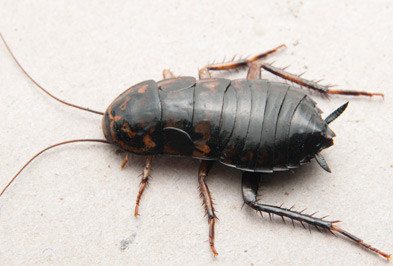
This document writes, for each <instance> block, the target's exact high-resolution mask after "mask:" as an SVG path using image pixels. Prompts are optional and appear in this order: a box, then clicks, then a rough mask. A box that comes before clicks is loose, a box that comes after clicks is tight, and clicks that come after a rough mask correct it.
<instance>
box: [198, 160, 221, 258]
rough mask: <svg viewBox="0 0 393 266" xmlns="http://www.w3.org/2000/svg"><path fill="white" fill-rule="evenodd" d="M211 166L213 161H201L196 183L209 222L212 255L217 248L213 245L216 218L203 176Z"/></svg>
mask: <svg viewBox="0 0 393 266" xmlns="http://www.w3.org/2000/svg"><path fill="white" fill-rule="evenodd" d="M212 166H213V161H202V162H201V164H200V166H199V172H198V183H199V191H200V193H201V197H202V199H203V205H204V206H205V211H206V215H207V219H208V223H209V243H210V249H211V251H212V252H213V255H214V256H217V255H218V253H217V250H216V248H215V247H214V224H215V220H216V219H217V217H216V215H215V214H214V207H213V199H212V197H211V194H210V191H209V188H208V187H207V185H206V182H205V178H206V176H207V174H208V173H209V171H210V169H211V167H212Z"/></svg>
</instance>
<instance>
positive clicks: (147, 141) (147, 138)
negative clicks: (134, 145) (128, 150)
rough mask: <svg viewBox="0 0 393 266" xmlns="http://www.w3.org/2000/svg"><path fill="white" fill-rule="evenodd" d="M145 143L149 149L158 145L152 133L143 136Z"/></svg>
mask: <svg viewBox="0 0 393 266" xmlns="http://www.w3.org/2000/svg"><path fill="white" fill-rule="evenodd" d="M143 143H144V144H145V146H146V147H147V148H148V149H153V148H154V147H156V146H157V145H156V143H155V142H154V141H153V139H152V137H151V136H150V135H144V136H143Z"/></svg>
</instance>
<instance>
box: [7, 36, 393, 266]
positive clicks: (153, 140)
mask: <svg viewBox="0 0 393 266" xmlns="http://www.w3.org/2000/svg"><path fill="white" fill-rule="evenodd" d="M1 38H2V40H3V42H4V44H5V46H6V48H7V49H8V51H9V52H10V54H11V56H12V57H13V58H14V59H15V61H16V63H17V64H18V66H19V67H20V68H21V69H22V71H23V72H24V73H25V74H26V75H27V77H28V78H29V79H30V80H31V81H32V82H33V83H34V84H35V85H37V86H38V87H39V88H40V89H41V90H43V91H44V92H45V93H47V94H48V95H49V96H51V97H52V98H54V99H56V100H58V101H60V102H62V103H64V104H66V105H69V106H72V107H75V108H78V109H82V110H85V111H89V112H92V113H96V114H99V115H102V116H103V120H102V128H103V131H104V135H105V138H106V140H101V139H78V140H71V141H65V142H61V143H58V144H55V145H52V146H50V147H48V148H46V149H44V150H42V151H40V152H39V153H38V154H36V155H35V156H34V157H33V158H32V159H31V160H30V161H28V162H27V163H26V164H25V165H24V166H23V168H22V169H21V170H20V171H19V172H18V173H17V174H16V175H15V176H14V177H13V178H12V179H11V181H10V182H9V183H8V184H7V186H6V187H5V188H4V189H3V190H2V191H1V193H0V196H1V195H2V194H3V193H4V191H5V190H6V189H7V188H8V187H9V185H10V184H11V183H12V182H13V181H14V180H15V178H16V177H17V176H18V175H19V174H20V172H21V171H22V170H23V169H24V168H25V167H26V166H27V165H28V164H29V163H30V162H31V161H32V160H34V159H35V158H36V157H37V156H38V155H40V154H41V153H43V152H44V151H46V150H49V149H51V148H53V147H56V146H60V145H64V144H68V143H74V142H84V141H90V142H102V143H109V144H114V145H116V146H118V147H119V148H120V149H122V150H124V151H126V152H131V153H134V154H138V155H145V156H147V161H146V166H145V169H144V171H143V176H142V181H141V184H140V189H139V193H138V196H137V200H136V205H135V211H134V215H135V216H137V215H139V211H138V209H139V204H140V199H141V196H142V194H143V191H144V190H145V188H146V185H147V182H148V179H149V176H150V173H151V164H152V161H153V158H154V156H156V155H160V154H169V155H180V156H191V157H193V158H197V159H200V160H201V164H200V168H199V173H198V181H199V190H200V193H201V196H202V198H203V203H204V206H205V210H206V213H207V217H208V223H209V243H210V248H211V250H212V252H213V254H214V255H217V254H218V253H217V251H216V249H215V246H214V225H215V220H216V216H215V210H214V207H213V201H212V197H211V194H210V191H209V189H208V187H207V185H206V183H205V178H206V176H207V174H208V172H209V170H210V168H211V167H212V164H213V162H215V161H219V162H220V163H222V164H225V165H228V166H231V167H235V168H237V169H240V170H241V171H242V172H243V176H242V192H243V200H244V202H245V204H247V205H249V206H250V207H251V208H253V209H254V210H256V211H258V212H260V213H261V214H262V212H265V213H268V214H269V216H270V217H271V215H273V214H276V215H278V216H280V217H281V218H282V219H283V220H284V218H289V219H291V220H292V222H293V221H298V222H300V223H301V224H302V226H303V227H305V225H304V224H308V225H309V226H314V227H316V228H317V229H318V230H319V229H326V230H328V231H330V232H331V233H333V234H334V233H335V232H337V233H339V234H341V235H343V236H346V237H347V238H349V239H350V240H352V241H354V242H356V243H357V244H359V245H360V246H362V247H364V248H366V249H368V250H370V251H372V252H375V253H376V254H378V255H380V256H382V257H384V258H385V259H388V260H389V259H390V258H391V255H390V254H387V253H385V252H383V251H381V250H378V249H376V248H374V247H372V246H371V245H369V244H366V243H364V242H363V241H362V240H361V239H359V238H358V237H356V236H354V235H352V234H350V233H348V232H347V231H344V230H343V229H341V228H340V227H338V226H337V223H338V222H339V221H327V220H325V219H324V218H325V217H322V218H317V217H314V214H315V213H314V214H305V213H303V211H300V212H298V211H294V210H292V208H283V207H281V206H272V205H267V204H262V203H259V202H258V201H257V191H258V185H259V180H260V175H261V174H262V173H272V172H274V171H283V170H289V169H293V168H297V167H299V166H300V165H301V164H304V163H307V162H309V161H310V160H311V159H312V158H315V159H316V161H317V162H318V164H319V165H320V166H321V167H322V168H323V169H324V170H326V171H328V172H330V169H329V167H328V165H327V163H326V161H325V160H324V158H323V157H322V155H321V154H320V152H321V150H323V149H325V148H327V147H329V146H331V145H333V137H334V136H335V134H334V133H333V131H332V130H331V129H330V128H329V123H330V122H332V121H333V120H334V119H336V118H337V117H338V116H339V115H340V114H341V113H342V112H343V111H344V110H345V108H346V107H347V105H348V103H346V104H344V105H342V106H341V107H339V108H338V109H337V110H335V111H334V112H333V113H331V114H330V115H329V116H327V118H325V119H322V117H321V111H320V110H319V109H318V108H317V107H316V103H315V102H314V101H313V100H312V99H311V98H310V97H309V96H307V95H306V94H305V93H303V92H301V91H300V90H299V89H298V88H296V87H294V86H292V85H289V84H285V83H279V82H273V81H269V80H265V79H261V69H264V70H266V71H268V72H270V73H273V74H274V75H277V76H279V77H281V78H283V79H285V80H288V81H291V82H293V83H296V84H298V85H300V86H304V87H307V88H309V89H312V90H316V91H318V92H320V93H321V94H323V95H329V94H342V95H352V96H358V95H363V96H376V95H378V96H383V94H381V93H369V92H365V91H350V90H334V89H332V88H331V86H323V85H320V84H318V82H313V81H309V80H306V79H303V78H301V76H297V75H293V74H290V73H288V72H286V71H285V70H284V69H280V68H276V67H274V66H272V65H270V64H266V63H264V62H262V59H264V58H266V57H267V56H268V55H270V54H272V53H274V52H276V51H277V50H278V49H280V48H283V47H284V45H281V46H279V47H277V48H275V49H272V50H270V51H267V52H265V53H262V54H259V55H256V56H254V57H249V58H247V59H240V60H236V61H234V60H232V61H231V62H227V63H221V64H211V65H207V66H205V67H204V68H202V69H200V71H199V80H196V79H195V78H193V77H175V76H174V75H173V74H172V73H171V72H170V71H169V70H164V72H163V76H164V80H161V81H158V82H155V81H153V80H148V81H144V82H141V83H139V84H137V85H134V86H132V87H131V88H129V89H128V90H126V91H125V92H123V93H122V94H121V95H120V96H118V97H117V98H116V99H115V100H114V101H113V103H112V104H111V105H110V106H109V107H108V109H107V110H106V111H105V113H103V112H98V111H94V110H91V109H88V108H84V107H80V106H77V105H74V104H70V103H67V102H65V101H62V100H60V99H58V98H57V97H55V96H53V95H52V94H50V93H49V92H48V91H47V90H46V89H44V88H43V87H42V86H41V85H40V84H38V83H37V82H36V81H35V80H34V79H33V78H32V77H31V76H30V75H29V74H28V73H27V72H26V71H25V70H24V69H23V67H22V66H21V65H20V63H19V62H18V60H17V59H16V58H15V56H14V55H13V53H12V52H11V50H10V48H9V47H8V45H7V43H6V42H5V40H4V38H3V37H2V36H1ZM244 67H248V73H247V79H237V80H229V79H223V78H211V75H210V71H214V70H234V69H239V68H244ZM127 160H128V157H127V156H126V159H125V161H124V162H123V163H122V166H124V165H125V163H126V162H127ZM284 221H285V220H284Z"/></svg>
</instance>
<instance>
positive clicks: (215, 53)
mask: <svg viewBox="0 0 393 266" xmlns="http://www.w3.org/2000/svg"><path fill="white" fill-rule="evenodd" d="M33 2H34V3H33ZM112 2H113V3H114V2H116V3H115V4H113V3H112ZM264 2H265V3H262V1H193V2H192V1H160V2H158V1H107V2H105V1H11V0H10V1H1V2H0V17H1V20H0V30H1V31H2V32H3V34H4V35H5V37H6V38H7V40H8V41H9V43H10V45H11V46H12V48H13V50H14V51H15V53H16V54H17V56H18V57H19V58H20V60H21V61H22V62H23V64H24V65H25V67H26V68H27V69H28V70H29V71H30V72H31V74H32V75H33V76H34V77H36V78H37V79H38V80H39V81H41V82H42V84H44V85H45V86H47V87H49V88H50V89H51V91H52V92H54V93H55V94H56V95H58V96H60V97H61V98H63V99H66V100H68V101H70V102H73V103H76V104H81V105H85V106H89V107H92V108H96V109H99V110H104V109H105V108H106V106H107V105H108V104H109V103H110V102H111V101H112V100H113V99H114V97H116V96H117V95H118V94H119V93H121V92H122V91H123V90H124V89H126V88H127V87H128V86H130V85H132V84H134V83H137V82H139V81H142V80H145V79H148V78H153V79H156V80H158V79H160V78H161V71H162V69H163V68H165V67H170V68H172V70H173V71H174V72H176V73H178V74H182V75H196V73H197V68H198V67H199V66H201V65H203V64H205V63H207V62H209V61H211V60H213V59H222V58H224V56H232V55H234V54H241V55H247V54H250V53H256V52H261V51H263V50H265V49H269V48H271V47H273V46H275V45H277V44H280V43H283V42H284V43H286V44H287V45H288V49H287V50H286V51H285V52H283V53H281V54H280V55H279V56H277V57H276V58H274V59H272V60H276V65H277V66H285V65H287V64H290V65H291V67H290V70H292V71H294V72H296V73H300V72H303V71H305V70H307V74H306V77H308V78H314V79H319V78H324V79H325V80H327V81H328V82H332V83H336V84H340V85H341V88H344V87H350V88H353V89H358V88H364V89H368V90H379V91H382V92H384V93H385V94H386V97H385V101H381V100H379V99H373V100H369V99H364V98H363V99H351V98H350V99H349V100H350V105H349V108H348V110H347V111H346V112H345V113H344V114H343V115H342V117H340V119H338V120H337V121H335V122H334V124H333V125H332V127H333V129H334V131H335V132H336V133H337V137H336V142H335V144H336V145H335V146H333V147H332V148H330V149H328V150H326V151H325V152H324V155H325V156H326V159H327V161H328V162H329V164H330V166H331V168H332V170H333V173H332V174H327V173H325V172H324V171H323V170H322V169H321V168H319V167H318V166H317V164H316V163H315V162H312V163H311V164H309V165H307V166H304V167H302V168H301V169H299V170H298V171H296V172H295V173H283V174H277V175H270V176H268V177H266V179H264V182H263V183H262V187H261V189H262V194H263V198H264V199H265V200H266V202H268V203H272V204H280V203H281V202H284V203H285V204H286V205H287V206H290V205H292V204H296V206H297V208H298V209H303V208H304V207H308V209H309V210H310V212H311V211H314V210H320V211H321V215H323V214H331V217H332V218H333V219H341V220H343V221H344V222H343V224H342V225H343V227H344V228H346V229H348V230H349V231H351V232H353V233H355V234H357V235H359V236H361V237H362V238H364V239H365V240H367V241H369V242H370V243H372V244H375V245H376V246H377V247H380V248H382V249H385V250H387V251H390V252H393V223H392V219H393V208H392V203H393V194H392V192H393V177H392V171H393V159H392V150H393V144H392V139H393V131H392V128H393V127H392V125H393V115H392V113H393V106H392V100H393V90H392V84H393V75H392V74H393V49H392V43H393V34H392V32H393V3H392V2H391V1H388V0H386V1H372V2H371V1H355V0H353V1H342V0H337V1H308V2H305V1H304V2H302V1H281V2H280V1H264ZM322 2H323V3H322ZM0 90H1V94H0V101H1V104H0V113H1V117H2V119H1V130H0V139H1V142H0V150H1V153H0V186H1V187H2V186H4V184H5V183H6V181H7V180H8V179H9V178H10V177H11V176H12V175H13V174H14V173H15V172H16V171H17V169H18V168H19V167H20V166H21V165H22V164H23V163H24V162H25V161H26V160H27V159H28V158H29V157H30V156H31V155H32V154H34V153H35V152H37V151H38V150H39V149H41V148H43V147H45V146H47V145H49V144H53V143H55V142H58V141H61V140H68V139H73V138H83V137H88V138H92V137H95V138H101V137H102V133H101V121H100V117H98V116H96V115H93V114H89V113H83V112H79V111H77V110H73V109H70V108H68V107H65V106H62V105H59V104H58V103H57V102H54V101H53V100H51V99H49V98H47V97H46V96H44V95H43V94H42V93H40V92H39V91H38V90H37V89H36V88H35V87H34V86H33V85H32V84H31V82H29V81H28V80H27V79H26V78H25V77H24V76H23V75H22V73H21V71H19V70H18V68H17V67H16V65H15V64H14V62H13V61H12V60H11V58H10V56H9V55H8V54H7V53H6V50H5V48H4V46H3V45H0ZM316 99H317V101H318V102H319V104H320V107H321V108H322V109H323V110H325V113H328V112H330V111H332V110H333V109H335V108H336V107H337V106H339V105H340V104H342V103H343V102H345V101H346V100H347V98H344V97H335V98H332V99H331V100H330V101H328V100H323V99H321V98H318V97H316ZM121 160H122V155H119V154H116V152H115V149H114V148H112V147H109V146H105V145H100V144H96V145H92V144H76V145H71V146H68V147H63V148H58V149H56V150H53V151H51V152H48V153H46V154H45V155H43V156H41V157H40V158H39V159H38V160H36V161H35V162H34V163H33V164H32V165H31V166H30V167H28V168H27V169H26V171H25V172H24V173H23V174H22V175H21V176H20V178H19V179H18V181H17V182H16V183H15V184H14V185H13V186H12V187H11V189H10V190H9V191H8V192H7V193H6V194H5V195H4V197H2V198H1V199H0V261H1V264H41V263H43V264H134V265H135V264H139V265H147V264H174V265H180V264H192V265H202V264H203V265H206V264H214V265H215V264H220V265H223V264H240V265H250V264H251V265H261V264H274V265H282V264H285V265H288V264H291V265H299V264H302V265H303V264H308V265H310V264H318V265H321V264H322V265H332V264H341V265H344V264H345V265H349V264H353V265H358V264H359V263H360V264H368V265H374V264H382V265H383V264H384V261H383V260H382V259H380V258H378V257H376V256H374V255H372V254H370V253H367V252H364V251H363V250H362V249H360V248H358V247H357V246H356V245H353V244H351V243H349V242H347V241H343V240H340V239H338V238H334V237H332V236H331V235H330V234H320V233H318V232H317V231H313V233H312V234H310V233H309V232H308V231H306V230H303V229H302V228H301V227H300V226H297V227H296V228H292V227H291V226H289V225H288V224H287V225H284V224H283V223H282V222H281V221H280V220H276V221H275V222H270V221H269V220H268V219H266V218H264V219H261V218H260V217H259V215H257V214H255V213H254V212H252V211H250V210H249V209H248V208H243V209H241V206H242V199H241V194H240V176H241V175H240V172H239V171H236V170H232V169H228V168H225V167H223V166H217V167H215V168H214V169H213V170H212V172H211V175H210V177H209V180H208V184H209V186H210V189H211V191H212V193H213V195H214V198H215V200H216V203H217V210H218V216H219V218H220V220H219V222H218V223H217V230H216V231H217V239H216V245H217V249H218V251H219V253H220V255H219V256H218V257H217V258H215V259H214V258H213V257H212V255H211V252H210V250H209V248H208V243H207V236H208V232H207V222H206V218H204V217H203V209H202V207H201V200H200V199H199V197H198V192H197V178H196V173H197V169H198V162H197V161H196V160H192V159H188V158H179V159H177V158H168V157H162V158H158V159H157V160H156V161H155V163H154V172H153V180H152V182H151V186H150V187H149V188H148V190H147V191H146V193H145V197H144V198H143V201H142V205H141V214H142V215H141V216H140V218H138V219H135V218H134V217H132V208H133V205H134V200H135V196H136V193H137V189H138V184H139V178H137V176H138V174H139V173H140V172H141V170H142V167H143V159H142V158H138V157H132V160H131V162H130V165H129V167H128V168H127V169H126V170H124V171H120V169H119V164H120V161H121Z"/></svg>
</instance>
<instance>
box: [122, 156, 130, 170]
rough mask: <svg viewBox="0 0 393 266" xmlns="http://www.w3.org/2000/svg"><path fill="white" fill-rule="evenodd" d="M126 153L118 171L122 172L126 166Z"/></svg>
mask: <svg viewBox="0 0 393 266" xmlns="http://www.w3.org/2000/svg"><path fill="white" fill-rule="evenodd" d="M128 160H129V159H128V153H127V154H126V156H124V159H123V161H122V162H121V164H120V169H121V170H123V169H124V168H126V166H127V164H128Z"/></svg>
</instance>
